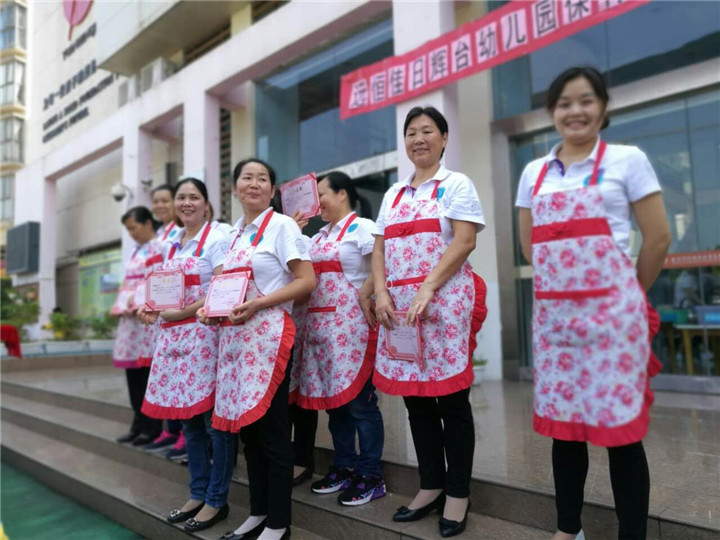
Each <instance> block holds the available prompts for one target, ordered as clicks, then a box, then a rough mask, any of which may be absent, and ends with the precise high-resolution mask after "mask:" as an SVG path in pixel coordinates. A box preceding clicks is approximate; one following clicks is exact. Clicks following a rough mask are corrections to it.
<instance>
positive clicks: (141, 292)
mask: <svg viewBox="0 0 720 540" xmlns="http://www.w3.org/2000/svg"><path fill="white" fill-rule="evenodd" d="M146 287H147V285H146V284H145V280H144V279H143V280H142V281H140V283H138V285H137V286H136V287H135V293H134V294H133V306H134V307H135V309H137V308H139V307H141V306H144V305H145V300H146V296H147V294H146V293H147V288H146Z"/></svg>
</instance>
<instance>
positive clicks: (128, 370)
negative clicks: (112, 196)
mask: <svg viewBox="0 0 720 540" xmlns="http://www.w3.org/2000/svg"><path fill="white" fill-rule="evenodd" d="M121 222H122V224H123V225H124V226H125V229H126V230H127V232H128V234H129V235H130V237H131V238H132V239H133V241H134V242H137V244H138V245H137V247H136V248H135V250H134V251H133V253H132V255H131V256H130V260H129V261H128V263H127V266H126V268H125V279H124V280H123V284H122V285H121V287H120V293H119V294H118V298H117V300H116V301H115V305H114V306H113V308H112V309H111V310H110V312H111V314H113V315H115V316H117V317H120V322H119V323H118V329H117V337H116V338H115V346H114V347H113V364H114V365H115V367H118V368H123V369H125V374H126V376H127V385H128V394H129V395H130V404H131V405H132V408H133V411H134V413H135V414H134V417H133V422H132V425H131V426H130V431H129V432H128V433H127V434H126V435H123V436H122V437H118V439H117V441H118V442H120V443H128V442H129V443H132V444H133V446H140V445H144V444H148V443H149V442H151V441H152V440H153V439H154V438H155V437H157V435H158V433H160V430H161V427H162V423H161V422H159V421H157V420H155V419H153V418H149V417H147V416H145V415H144V414H143V413H142V411H141V410H140V409H141V407H142V403H143V397H144V396H145V388H146V387H147V382H148V377H149V376H150V369H149V368H148V367H146V366H144V365H143V364H142V363H141V362H140V359H139V357H140V355H141V354H142V353H141V344H142V342H143V339H144V338H145V337H146V334H147V333H148V332H147V328H149V327H147V326H145V325H143V324H142V323H141V322H140V321H139V320H138V319H137V317H136V316H135V312H136V310H137V309H138V308H140V307H141V306H136V305H135V302H134V294H135V289H136V288H138V287H142V286H144V278H145V276H146V274H147V270H148V269H152V268H153V267H154V265H156V264H157V263H158V261H159V262H162V244H160V242H157V241H156V240H155V221H154V220H153V217H152V214H150V211H149V210H148V209H147V208H145V207H144V206H136V207H135V208H131V209H130V210H128V211H127V212H125V214H123V216H122V218H121Z"/></svg>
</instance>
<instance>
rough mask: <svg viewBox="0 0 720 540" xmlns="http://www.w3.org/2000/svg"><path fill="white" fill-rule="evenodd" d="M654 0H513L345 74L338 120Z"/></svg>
mask: <svg viewBox="0 0 720 540" xmlns="http://www.w3.org/2000/svg"><path fill="white" fill-rule="evenodd" d="M649 1H650V0H592V1H591V0H534V1H532V2H528V1H527V0H511V1H510V2H509V3H507V4H506V5H504V6H502V7H501V8H499V9H496V10H494V11H492V12H490V13H488V14H487V15H485V16H484V17H481V18H480V19H478V20H475V21H472V22H469V23H466V24H464V25H462V26H461V27H460V28H456V29H455V30H453V31H452V32H449V33H447V34H445V35H443V36H440V37H438V38H436V39H433V40H432V41H428V42H427V43H425V44H424V45H421V46H420V47H418V48H417V49H415V50H413V51H410V52H408V53H405V54H403V55H401V56H393V57H390V58H386V59H384V60H381V61H380V62H376V63H375V64H371V65H369V66H365V67H362V68H360V69H357V70H355V71H353V72H351V73H348V74H347V75H344V76H343V77H342V79H341V84H340V118H342V119H345V118H349V117H351V116H355V115H357V114H363V113H366V112H370V111H374V110H376V109H381V108H382V107H387V106H388V105H392V104H393V103H399V102H402V101H405V100H408V99H410V98H413V97H417V96H420V95H422V94H425V93H427V92H430V91H431V90H435V89H437V88H440V87H442V86H444V85H446V84H449V83H452V82H455V81H457V80H459V79H462V78H464V77H468V76H470V75H473V74H475V73H478V72H480V71H483V70H486V69H489V68H492V67H494V66H497V65H499V64H503V63H505V62H508V61H510V60H513V59H514V58H517V57H518V56H522V55H525V54H529V53H531V52H533V51H535V50H537V49H540V48H542V47H545V46H547V45H550V44H551V43H554V42H556V41H559V40H561V39H563V38H566V37H568V36H570V35H572V34H575V33H577V32H580V31H581V30H585V29H587V28H590V27H591V26H595V25H596V24H599V23H601V22H604V21H606V20H608V19H612V18H613V17H617V16H618V15H621V14H623V13H625V12H627V11H629V10H631V9H635V8H636V7H639V6H641V5H643V4H646V3H647V2H649Z"/></svg>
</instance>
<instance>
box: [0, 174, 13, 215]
mask: <svg viewBox="0 0 720 540" xmlns="http://www.w3.org/2000/svg"><path fill="white" fill-rule="evenodd" d="M14 181H15V177H14V176H13V175H8V176H2V177H0V212H2V214H1V215H0V220H1V221H12V219H13V182H14Z"/></svg>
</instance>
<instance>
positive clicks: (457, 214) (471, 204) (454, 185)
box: [374, 165, 485, 244]
mask: <svg viewBox="0 0 720 540" xmlns="http://www.w3.org/2000/svg"><path fill="white" fill-rule="evenodd" d="M413 177H414V173H413V174H410V175H409V176H408V177H407V178H405V180H402V181H400V182H397V183H396V184H393V185H392V186H390V189H388V190H387V193H385V196H384V197H383V202H382V205H381V206H380V212H379V213H378V218H377V221H376V222H375V231H374V234H376V235H379V236H383V235H384V234H385V226H386V224H387V220H388V217H389V216H390V211H391V210H392V204H393V202H394V201H395V197H397V194H398V192H399V191H400V190H401V189H403V190H404V192H403V195H402V198H401V199H400V202H407V201H412V200H413V199H418V200H428V199H430V198H431V197H432V192H433V189H434V188H435V180H440V185H439V186H438V194H437V200H438V207H439V209H440V230H441V232H442V236H443V238H444V239H445V241H446V242H447V243H448V244H449V243H450V242H452V241H453V238H454V235H453V231H452V222H451V220H453V219H454V220H458V221H469V222H471V223H475V225H476V226H477V232H480V231H481V230H483V229H484V228H485V217H484V216H483V210H482V205H481V204H480V198H479V197H478V194H477V191H476V190H475V186H474V185H473V183H472V181H471V180H470V179H469V178H468V177H467V176H465V175H464V174H462V173H459V172H453V171H450V170H448V169H446V168H445V167H444V166H442V165H441V166H440V168H439V169H438V172H437V173H435V176H433V177H432V178H431V179H429V180H426V181H425V182H423V183H422V184H420V185H419V186H418V187H417V189H413V188H411V187H409V186H410V182H412V179H413ZM406 186H408V188H407V189H405V187H406Z"/></svg>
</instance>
